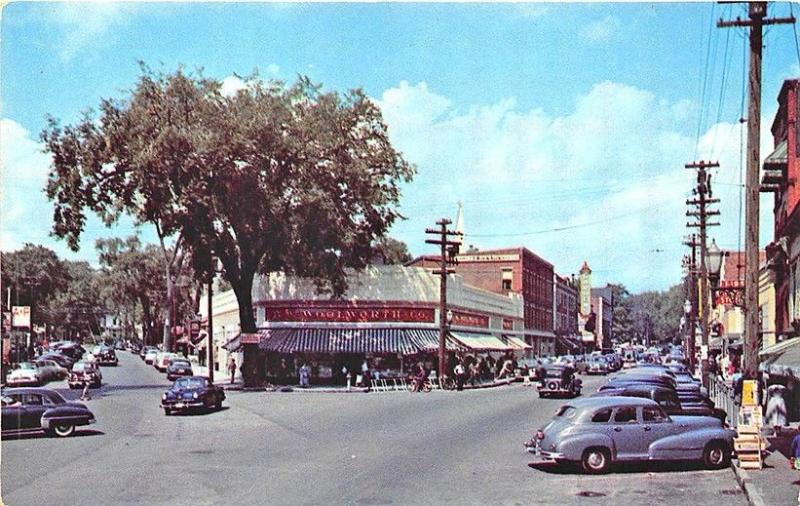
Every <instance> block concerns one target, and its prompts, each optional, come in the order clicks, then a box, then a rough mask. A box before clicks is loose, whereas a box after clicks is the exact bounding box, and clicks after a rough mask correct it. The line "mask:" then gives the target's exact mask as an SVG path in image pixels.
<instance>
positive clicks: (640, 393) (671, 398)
mask: <svg viewBox="0 0 800 506" xmlns="http://www.w3.org/2000/svg"><path fill="white" fill-rule="evenodd" d="M593 397H639V398H642V399H650V400H653V401H656V402H657V403H658V404H659V405H660V406H661V407H662V408H663V409H664V411H666V413H667V414H668V415H683V416H713V417H714V418H718V419H719V420H721V421H723V422H724V421H725V420H726V418H727V416H728V414H727V413H725V411H723V410H721V409H719V408H715V407H713V406H707V405H705V404H691V403H686V404H685V405H684V403H683V402H681V400H680V398H679V397H678V393H677V392H676V391H674V390H671V389H669V388H664V387H659V386H656V385H629V386H626V387H622V388H612V389H606V390H603V391H602V392H598V393H596V394H594V396H593Z"/></svg>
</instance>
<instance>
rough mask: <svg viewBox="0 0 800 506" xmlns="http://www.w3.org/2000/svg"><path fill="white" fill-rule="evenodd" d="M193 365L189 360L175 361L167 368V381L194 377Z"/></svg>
mask: <svg viewBox="0 0 800 506" xmlns="http://www.w3.org/2000/svg"><path fill="white" fill-rule="evenodd" d="M193 375H194V372H192V363H191V362H189V361H188V360H185V359H182V358H178V359H174V360H173V361H172V362H170V364H169V365H168V366H167V379H168V380H169V381H173V380H175V379H177V378H179V377H181V376H193Z"/></svg>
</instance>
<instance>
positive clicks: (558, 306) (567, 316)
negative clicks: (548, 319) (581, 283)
mask: <svg viewBox="0 0 800 506" xmlns="http://www.w3.org/2000/svg"><path fill="white" fill-rule="evenodd" d="M553 287H554V289H555V295H554V297H553V332H554V333H555V335H556V338H568V339H570V340H578V339H579V338H580V337H579V332H578V284H577V281H576V280H575V279H574V278H573V277H564V276H560V275H558V274H554V275H553Z"/></svg>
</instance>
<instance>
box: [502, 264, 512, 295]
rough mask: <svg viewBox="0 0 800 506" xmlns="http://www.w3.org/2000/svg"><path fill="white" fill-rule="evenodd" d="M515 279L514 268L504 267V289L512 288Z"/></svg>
mask: <svg viewBox="0 0 800 506" xmlns="http://www.w3.org/2000/svg"><path fill="white" fill-rule="evenodd" d="M513 279H514V269H509V268H504V269H503V290H511V281H512V280H513Z"/></svg>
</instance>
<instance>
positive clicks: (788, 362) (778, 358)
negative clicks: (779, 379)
mask: <svg viewBox="0 0 800 506" xmlns="http://www.w3.org/2000/svg"><path fill="white" fill-rule="evenodd" d="M791 341H795V342H793V343H792V346H788V347H786V348H784V349H783V351H781V352H778V353H773V354H772V355H769V356H768V357H767V358H766V359H764V360H762V362H761V366H760V367H759V369H761V370H762V371H766V372H768V373H769V374H774V375H776V376H794V377H797V376H800V346H796V345H797V344H798V343H800V339H792V340H791ZM781 344H783V343H781Z"/></svg>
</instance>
